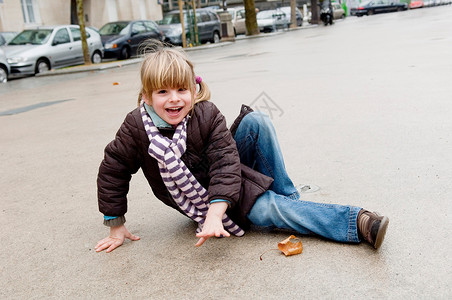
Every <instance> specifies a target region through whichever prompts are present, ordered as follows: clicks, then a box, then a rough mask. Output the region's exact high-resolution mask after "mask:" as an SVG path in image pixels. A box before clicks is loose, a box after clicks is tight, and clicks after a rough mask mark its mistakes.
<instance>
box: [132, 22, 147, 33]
mask: <svg viewBox="0 0 452 300" xmlns="http://www.w3.org/2000/svg"><path fill="white" fill-rule="evenodd" d="M144 32H146V28H145V27H144V25H143V23H141V22H137V23H134V24H133V25H132V34H141V33H144Z"/></svg>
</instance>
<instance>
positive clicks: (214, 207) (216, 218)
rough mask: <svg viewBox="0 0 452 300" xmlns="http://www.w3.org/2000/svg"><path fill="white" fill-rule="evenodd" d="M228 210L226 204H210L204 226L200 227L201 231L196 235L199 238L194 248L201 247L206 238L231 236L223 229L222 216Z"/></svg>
mask: <svg viewBox="0 0 452 300" xmlns="http://www.w3.org/2000/svg"><path fill="white" fill-rule="evenodd" d="M227 208H228V204H227V203H226V202H217V203H212V204H211V205H210V207H209V210H208V211H207V216H206V220H205V222H204V226H203V227H202V231H201V232H200V233H198V234H196V237H198V238H199V240H198V242H197V243H196V245H195V246H196V247H199V246H201V245H202V244H204V242H205V241H207V239H208V238H210V237H213V236H216V237H229V236H231V235H230V234H229V232H227V231H226V230H225V229H224V227H223V221H222V219H223V215H224V213H225V212H226V209H227Z"/></svg>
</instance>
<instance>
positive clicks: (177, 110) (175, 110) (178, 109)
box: [165, 107, 182, 113]
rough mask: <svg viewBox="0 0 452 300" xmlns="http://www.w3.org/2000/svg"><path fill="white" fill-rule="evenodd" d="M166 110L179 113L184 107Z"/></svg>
mask: <svg viewBox="0 0 452 300" xmlns="http://www.w3.org/2000/svg"><path fill="white" fill-rule="evenodd" d="M165 110H166V111H167V112H169V113H177V112H180V111H181V110H182V107H174V108H166V109H165Z"/></svg>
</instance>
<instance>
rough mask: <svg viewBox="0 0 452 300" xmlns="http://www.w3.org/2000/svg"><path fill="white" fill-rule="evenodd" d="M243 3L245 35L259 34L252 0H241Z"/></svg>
mask: <svg viewBox="0 0 452 300" xmlns="http://www.w3.org/2000/svg"><path fill="white" fill-rule="evenodd" d="M243 3H244V5H245V24H246V35H257V34H259V27H257V20H256V8H255V6H254V0H243Z"/></svg>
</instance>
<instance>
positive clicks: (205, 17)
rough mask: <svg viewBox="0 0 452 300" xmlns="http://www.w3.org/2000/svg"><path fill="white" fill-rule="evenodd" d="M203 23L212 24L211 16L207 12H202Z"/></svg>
mask: <svg viewBox="0 0 452 300" xmlns="http://www.w3.org/2000/svg"><path fill="white" fill-rule="evenodd" d="M201 22H210V16H209V14H207V13H206V12H204V11H202V12H201Z"/></svg>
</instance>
